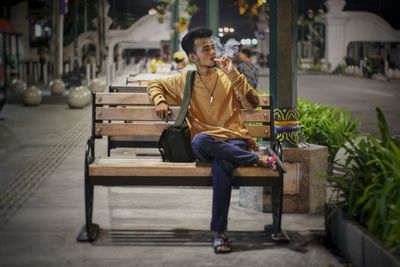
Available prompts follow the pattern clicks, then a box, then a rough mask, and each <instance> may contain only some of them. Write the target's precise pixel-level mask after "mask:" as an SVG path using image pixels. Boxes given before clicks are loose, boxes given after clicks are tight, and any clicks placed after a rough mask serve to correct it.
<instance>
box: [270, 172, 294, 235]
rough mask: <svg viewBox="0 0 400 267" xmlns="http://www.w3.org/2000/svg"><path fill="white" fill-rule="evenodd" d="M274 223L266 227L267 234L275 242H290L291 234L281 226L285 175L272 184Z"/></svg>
mask: <svg viewBox="0 0 400 267" xmlns="http://www.w3.org/2000/svg"><path fill="white" fill-rule="evenodd" d="M271 191H272V225H266V226H265V227H264V230H265V232H266V233H267V236H268V237H269V238H271V240H272V241H274V242H288V241H289V236H288V235H287V234H286V233H285V231H283V230H282V228H281V222H282V206H283V176H282V174H281V176H280V177H279V181H278V182H277V183H275V184H274V185H273V186H272V190H271Z"/></svg>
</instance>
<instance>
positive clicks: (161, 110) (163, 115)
mask: <svg viewBox="0 0 400 267" xmlns="http://www.w3.org/2000/svg"><path fill="white" fill-rule="evenodd" d="M156 113H157V116H158V117H159V118H160V119H162V120H165V121H166V122H168V119H169V118H170V117H171V114H172V112H171V109H170V107H169V106H168V104H167V103H165V102H160V103H159V104H158V105H157V106H156Z"/></svg>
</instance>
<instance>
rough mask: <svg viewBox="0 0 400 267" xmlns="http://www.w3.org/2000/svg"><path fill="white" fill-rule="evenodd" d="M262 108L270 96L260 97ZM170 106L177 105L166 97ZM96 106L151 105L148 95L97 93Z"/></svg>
mask: <svg viewBox="0 0 400 267" xmlns="http://www.w3.org/2000/svg"><path fill="white" fill-rule="evenodd" d="M258 97H259V100H260V106H262V107H269V96H268V95H259V96H258ZM166 99H167V102H168V103H169V104H170V105H176V104H177V103H176V102H175V101H174V100H173V99H171V98H169V97H168V96H167V97H166ZM95 103H96V105H148V104H151V103H150V101H149V97H148V95H147V93H122V92H120V93H97V94H96V102H95Z"/></svg>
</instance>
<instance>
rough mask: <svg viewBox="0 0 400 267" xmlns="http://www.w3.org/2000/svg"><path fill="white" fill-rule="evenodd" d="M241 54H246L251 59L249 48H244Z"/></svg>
mask: <svg viewBox="0 0 400 267" xmlns="http://www.w3.org/2000/svg"><path fill="white" fill-rule="evenodd" d="M240 52H241V53H243V54H245V55H246V56H247V57H251V54H252V53H251V50H250V49H248V48H246V47H243V48H242V49H241V50H240Z"/></svg>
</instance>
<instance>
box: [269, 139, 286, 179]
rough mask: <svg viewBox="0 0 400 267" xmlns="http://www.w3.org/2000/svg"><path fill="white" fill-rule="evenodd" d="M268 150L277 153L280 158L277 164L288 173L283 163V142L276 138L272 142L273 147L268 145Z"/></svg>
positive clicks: (272, 153) (271, 153) (273, 153)
mask: <svg viewBox="0 0 400 267" xmlns="http://www.w3.org/2000/svg"><path fill="white" fill-rule="evenodd" d="M267 152H268V154H270V155H275V156H276V157H277V158H278V160H277V161H276V164H277V165H278V168H279V169H280V170H281V171H282V172H284V173H286V169H285V167H283V163H282V146H281V142H279V140H277V139H275V140H274V142H273V143H271V147H267Z"/></svg>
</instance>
